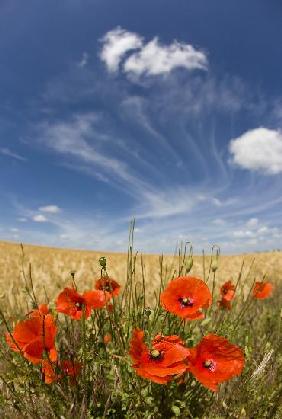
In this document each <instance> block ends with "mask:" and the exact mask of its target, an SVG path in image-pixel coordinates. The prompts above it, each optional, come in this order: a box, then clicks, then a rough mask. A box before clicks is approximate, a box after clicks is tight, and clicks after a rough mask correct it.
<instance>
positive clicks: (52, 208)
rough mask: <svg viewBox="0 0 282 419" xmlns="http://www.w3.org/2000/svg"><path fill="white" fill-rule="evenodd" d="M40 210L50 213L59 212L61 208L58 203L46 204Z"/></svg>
mask: <svg viewBox="0 0 282 419" xmlns="http://www.w3.org/2000/svg"><path fill="white" fill-rule="evenodd" d="M39 211H41V212H48V213H49V214H57V213H58V212H60V211H61V209H60V208H59V207H58V206H57V205H46V206H45V207H40V208H39Z"/></svg>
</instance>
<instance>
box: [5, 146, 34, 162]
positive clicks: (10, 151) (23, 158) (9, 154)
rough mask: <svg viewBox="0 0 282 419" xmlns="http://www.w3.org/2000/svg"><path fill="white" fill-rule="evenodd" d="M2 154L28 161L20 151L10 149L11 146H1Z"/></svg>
mask: <svg viewBox="0 0 282 419" xmlns="http://www.w3.org/2000/svg"><path fill="white" fill-rule="evenodd" d="M0 154H2V155H3V156H8V157H12V158H13V159H16V160H19V161H26V160H27V159H26V158H25V157H23V156H21V155H20V154H18V153H15V152H14V151H12V150H10V149H9V148H6V147H1V148H0Z"/></svg>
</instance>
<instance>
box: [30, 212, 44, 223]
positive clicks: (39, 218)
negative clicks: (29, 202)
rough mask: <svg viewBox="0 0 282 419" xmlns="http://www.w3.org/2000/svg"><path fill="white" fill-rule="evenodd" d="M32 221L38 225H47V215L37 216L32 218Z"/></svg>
mask: <svg viewBox="0 0 282 419" xmlns="http://www.w3.org/2000/svg"><path fill="white" fill-rule="evenodd" d="M32 220H33V221H35V222H36V223H46V221H48V220H47V218H46V217H45V215H43V214H36V215H34V216H33V217H32Z"/></svg>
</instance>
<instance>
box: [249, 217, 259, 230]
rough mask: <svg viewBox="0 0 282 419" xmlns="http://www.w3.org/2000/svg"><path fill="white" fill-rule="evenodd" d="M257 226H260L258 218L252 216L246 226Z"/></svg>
mask: <svg viewBox="0 0 282 419" xmlns="http://www.w3.org/2000/svg"><path fill="white" fill-rule="evenodd" d="M257 226H258V219H257V218H250V219H249V220H248V221H247V223H246V227H248V228H256V227H257Z"/></svg>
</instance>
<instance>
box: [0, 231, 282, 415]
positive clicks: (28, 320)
mask: <svg viewBox="0 0 282 419" xmlns="http://www.w3.org/2000/svg"><path fill="white" fill-rule="evenodd" d="M281 275H282V255H281V253H280V252H271V253H259V254H246V255H239V256H222V255H219V250H218V249H217V247H213V248H212V249H211V252H210V254H209V255H198V256H194V255H193V254H192V248H191V247H190V245H189V244H188V245H187V246H186V247H185V246H182V247H181V248H180V249H179V250H178V252H177V254H176V255H174V256H158V255H140V254H138V253H136V252H135V251H134V249H133V237H132V235H131V236H130V242H129V251H128V253H127V254H118V253H116V254H115V253H109V254H107V253H105V252H103V253H102V252H90V251H89V252H88V251H79V250H69V249H51V248H46V247H39V246H30V245H24V246H23V247H22V246H20V245H19V244H12V243H5V242H1V243H0V308H1V311H0V315H1V346H0V386H1V397H0V417H5V418H11V419H12V418H22V417H23V418H36V417H37V418H38V417H40V418H43V419H44V418H66V419H67V418H148V419H150V418H152V419H154V418H163V417H168V418H175V417H181V418H199V419H200V418H206V419H216V418H218V419H221V418H250V419H263V418H273V419H278V418H280V417H282V409H281V400H282V399H281V396H282V383H281V374H282V355H281V349H282V344H281V296H282V283H281ZM183 277H184V279H183ZM178 278H180V279H178ZM195 278H196V279H195ZM198 278H200V279H198ZM112 279H114V280H115V281H114V282H112ZM97 281H98V282H97ZM99 281H100V282H99ZM177 281H179V282H177ZM229 281H230V282H229ZM260 282H262V283H263V284H265V285H266V288H265V289H260V286H259V285H256V284H257V283H260ZM105 284H106V285H105ZM177 284H179V285H177ZM223 284H225V288H224V287H223ZM176 285H177V286H176ZM178 288H181V289H182V291H181V292H182V293H183V296H182V294H181V298H180V297H179V296H177V299H176V300H175V301H174V300H173V299H174V297H175V295H174V294H175V289H178ZM186 292H187V293H188V294H187V295H189V298H188V297H187V295H186ZM189 292H190V294H189ZM70 295H71V297H70ZM175 298H176V297H175ZM197 299H198V300H199V304H198V306H197V309H196V305H197ZM175 302H176V303H177V304H176V305H175ZM194 307H195V310H194ZM38 325H39V326H38ZM37 326H38V327H39V329H38V330H39V332H38V333H39V334H38V336H37V335H36V333H37V331H36V330H37V329H36V327H37ZM26 327H28V328H29V330H28V333H27V332H26V330H27V329H26ZM31 328H32V334H33V335H32V339H33V340H32V339H31V337H30V336H31V335H30V329H31ZM34 336H35V337H34ZM29 339H30V340H29ZM206 353H208V354H209V356H208V358H207V359H206V358H205V360H204V361H203V359H204V358H201V357H203V356H204V355H203V354H206ZM205 356H207V355H205ZM199 359H200V360H201V361H199ZM199 362H200V363H199Z"/></svg>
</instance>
